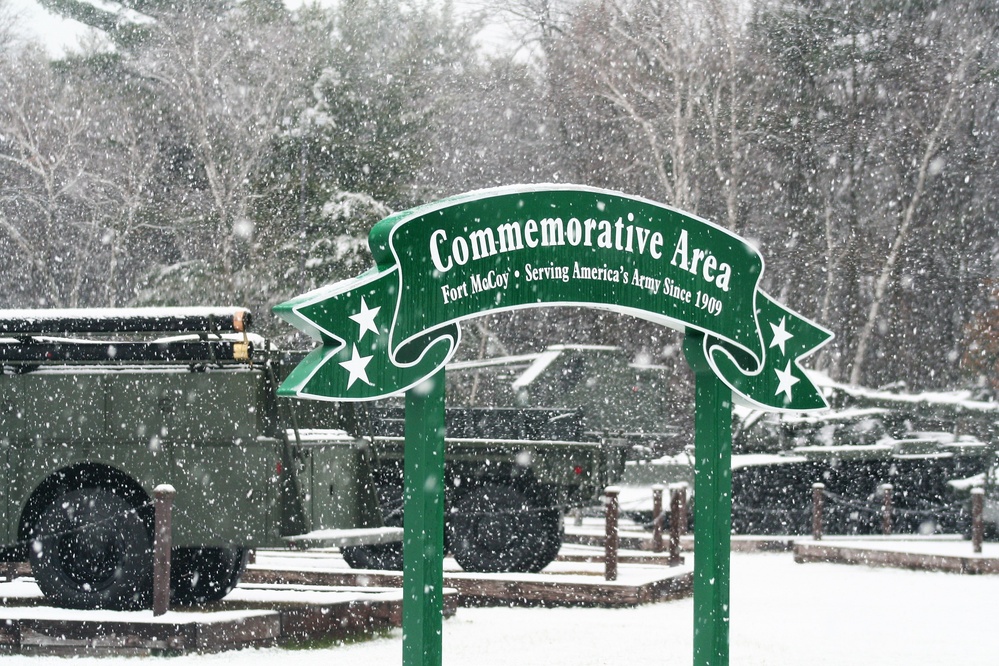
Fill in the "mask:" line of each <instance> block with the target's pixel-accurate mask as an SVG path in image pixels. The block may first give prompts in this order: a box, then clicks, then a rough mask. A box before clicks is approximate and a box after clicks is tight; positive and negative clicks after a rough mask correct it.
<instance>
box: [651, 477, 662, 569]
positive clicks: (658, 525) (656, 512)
mask: <svg viewBox="0 0 999 666" xmlns="http://www.w3.org/2000/svg"><path fill="white" fill-rule="evenodd" d="M663 490H665V488H664V487H663V486H662V484H659V483H657V484H655V485H654V486H652V552H653V553H661V552H663Z"/></svg>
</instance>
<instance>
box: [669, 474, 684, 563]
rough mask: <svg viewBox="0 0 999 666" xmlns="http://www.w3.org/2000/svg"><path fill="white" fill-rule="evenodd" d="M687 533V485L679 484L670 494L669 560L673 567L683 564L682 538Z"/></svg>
mask: <svg viewBox="0 0 999 666" xmlns="http://www.w3.org/2000/svg"><path fill="white" fill-rule="evenodd" d="M686 531H687V485H686V484H684V483H679V484H676V485H675V486H673V487H672V488H671V489H670V494H669V560H668V564H669V565H670V566H671V567H675V566H679V565H681V564H683V556H682V555H680V537H681V536H683V534H684V532H686Z"/></svg>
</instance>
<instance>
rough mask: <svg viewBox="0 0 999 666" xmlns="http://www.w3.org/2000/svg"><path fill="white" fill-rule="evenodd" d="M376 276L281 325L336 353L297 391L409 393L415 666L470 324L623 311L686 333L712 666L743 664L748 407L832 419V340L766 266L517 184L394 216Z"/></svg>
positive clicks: (303, 378) (660, 214)
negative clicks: (735, 624) (738, 412)
mask: <svg viewBox="0 0 999 666" xmlns="http://www.w3.org/2000/svg"><path fill="white" fill-rule="evenodd" d="M369 245H370V247H371V251H372V254H373V256H374V259H375V263H376V265H375V267H374V268H373V269H371V270H370V271H368V272H366V273H364V274H362V275H360V276H358V277H357V278H354V279H351V280H345V281H343V282H340V283H337V284H334V285H330V286H327V287H323V288H320V289H318V290H315V291H312V292H309V293H306V294H303V295H302V296H299V297H297V298H295V299H293V300H291V301H288V302H286V303H282V304H281V305H279V306H277V307H276V308H275V312H276V313H277V314H279V315H280V316H282V317H283V318H285V319H286V320H287V321H289V322H290V323H292V324H293V325H295V326H296V327H298V328H300V329H301V330H303V331H305V332H307V333H309V335H311V336H312V337H313V338H314V339H316V340H317V341H318V342H319V343H320V344H319V346H318V347H317V348H316V349H315V350H314V351H313V352H312V353H311V354H310V355H309V356H308V357H306V359H305V360H304V361H303V362H302V363H301V364H299V366H298V367H297V368H295V369H294V370H293V371H292V373H291V375H289V377H288V378H287V379H286V381H285V382H284V384H283V385H282V386H281V389H280V393H281V394H282V395H286V396H294V397H299V398H313V399H321V400H376V399H379V398H384V397H388V396H392V395H398V394H401V393H405V394H406V450H405V456H406V463H405V479H404V488H405V490H404V492H405V515H406V520H405V526H404V545H403V561H404V565H403V569H404V583H403V588H404V593H405V601H404V606H403V635H404V638H403V655H404V664H406V665H408V666H415V665H416V664H423V665H431V664H439V663H440V660H441V639H440V636H441V633H440V632H441V620H440V617H441V608H442V593H441V581H442V579H443V573H442V572H443V564H442V561H443V529H444V528H443V490H442V488H441V483H442V479H443V470H444V456H443V440H444V425H443V424H444V366H445V364H446V363H447V362H448V360H449V359H450V358H451V357H452V355H453V354H454V351H455V349H456V347H457V345H458V343H459V341H460V337H461V336H460V322H461V321H463V320H465V319H470V318H473V317H477V316H481V315H484V314H491V313H496V312H502V311H508V310H517V309H523V308H530V307H544V306H553V305H573V306H589V307H597V308H601V309H609V310H613V311H616V312H620V313H622V314H627V315H631V316H634V317H639V318H642V319H646V320H649V321H652V322H655V323H659V324H661V325H664V326H669V327H671V328H674V329H677V330H680V331H683V332H684V333H685V336H686V337H685V343H684V346H685V353H686V356H687V359H688V362H689V363H690V364H691V367H692V368H693V369H694V372H695V375H696V378H697V380H696V382H697V383H696V393H697V397H696V410H697V413H696V416H695V424H696V432H695V449H696V461H697V462H696V466H695V488H694V492H695V496H696V497H697V502H696V509H695V511H696V515H695V531H694V537H695V553H694V559H695V574H694V576H695V586H694V599H695V602H694V603H695V619H694V632H695V649H694V653H695V654H694V660H695V664H727V663H728V580H729V572H728V566H729V525H730V520H731V519H730V510H731V463H730V461H731V439H732V437H731V414H732V400H733V397H734V398H735V399H738V400H741V401H743V402H744V403H747V404H749V405H751V406H754V407H757V408H761V409H775V410H812V409H820V408H824V407H825V402H824V400H823V398H822V396H821V395H820V394H819V392H818V390H817V389H816V388H815V386H814V385H813V384H812V382H811V381H810V380H809V379H808V377H807V376H806V375H805V373H804V372H803V371H802V369H801V368H800V367H799V360H800V359H802V358H804V357H806V356H808V355H809V354H811V353H812V352H813V351H814V350H816V349H817V348H818V347H820V346H821V345H823V344H825V342H827V341H828V340H829V339H830V338H831V334H830V333H829V332H827V331H826V330H824V329H823V328H821V327H819V326H817V325H816V324H814V323H812V322H810V321H808V320H807V319H805V318H803V317H801V316H800V315H798V314H797V313H795V312H793V311H791V310H789V309H787V308H785V307H783V306H782V305H780V304H779V303H777V302H776V301H775V300H773V299H772V298H770V296H768V295H767V294H766V293H765V292H763V291H762V290H761V289H760V288H759V283H760V279H761V277H762V275H763V267H764V264H763V258H762V257H761V256H760V255H759V253H758V252H757V251H756V250H755V248H753V247H752V246H751V245H750V244H748V243H746V242H745V241H744V240H742V239H741V238H739V237H738V236H736V235H734V234H732V233H730V232H728V231H727V230H725V229H723V228H721V227H718V226H716V225H714V224H712V223H710V222H708V221H705V220H701V219H699V218H696V217H694V216H691V215H688V214H685V213H683V212H680V211H677V210H674V209H672V208H668V207H666V206H663V205H661V204H658V203H655V202H652V201H648V200H646V199H640V198H636V197H630V196H626V195H624V194H621V193H618V192H610V191H607V190H599V189H594V188H586V187H580V186H562V185H545V186H518V187H506V188H496V189H490V190H481V191H477V192H471V193H468V194H464V195H461V196H457V197H453V198H451V199H445V200H443V201H438V202H435V203H432V204H428V205H425V206H421V207H418V208H414V209H412V210H408V211H404V212H402V213H398V214H396V215H393V216H391V217H388V218H386V219H384V220H382V221H381V222H379V223H378V224H376V225H375V226H374V228H373V229H372V230H371V234H370V237H369Z"/></svg>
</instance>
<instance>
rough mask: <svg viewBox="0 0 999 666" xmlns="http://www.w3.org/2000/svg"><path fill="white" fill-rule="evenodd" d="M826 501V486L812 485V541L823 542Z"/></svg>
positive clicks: (821, 484)
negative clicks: (823, 513) (823, 514)
mask: <svg viewBox="0 0 999 666" xmlns="http://www.w3.org/2000/svg"><path fill="white" fill-rule="evenodd" d="M825 501H826V484H824V483H813V484H812V539H814V540H815V541H822V510H823V508H824V507H825Z"/></svg>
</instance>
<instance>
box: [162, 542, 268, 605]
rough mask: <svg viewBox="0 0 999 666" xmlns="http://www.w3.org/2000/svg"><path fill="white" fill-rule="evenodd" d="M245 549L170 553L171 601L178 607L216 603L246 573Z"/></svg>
mask: <svg viewBox="0 0 999 666" xmlns="http://www.w3.org/2000/svg"><path fill="white" fill-rule="evenodd" d="M249 555H250V551H249V550H247V549H246V548H209V547H198V548H174V549H172V550H171V551H170V599H171V601H173V603H175V604H177V605H180V606H196V605H199V604H204V603H208V602H210V601H218V600H219V599H222V598H223V597H225V596H226V595H227V594H229V593H230V592H232V590H233V588H235V587H236V584H237V583H239V577H240V576H242V575H243V571H245V570H246V562H247V559H248V557H249Z"/></svg>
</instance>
